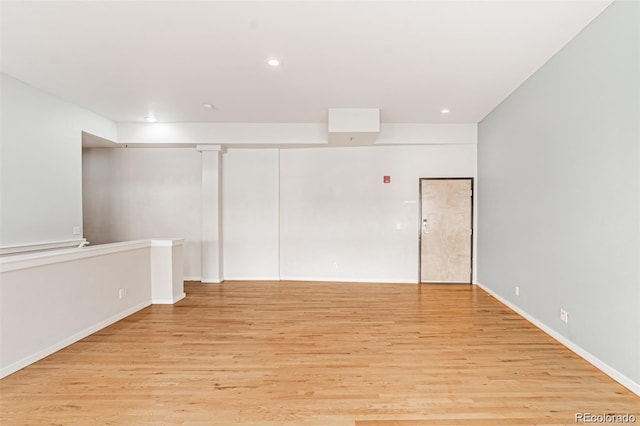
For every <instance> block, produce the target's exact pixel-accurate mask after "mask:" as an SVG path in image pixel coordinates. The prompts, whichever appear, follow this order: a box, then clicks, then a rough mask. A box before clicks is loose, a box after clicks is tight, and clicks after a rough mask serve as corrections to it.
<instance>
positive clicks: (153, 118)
mask: <svg viewBox="0 0 640 426" xmlns="http://www.w3.org/2000/svg"><path fill="white" fill-rule="evenodd" d="M144 121H146V122H147V123H155V122H156V121H157V120H156V118H155V117H154V116H153V115H147V116H146V117H145V118H144Z"/></svg>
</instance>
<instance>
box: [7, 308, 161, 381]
mask: <svg viewBox="0 0 640 426" xmlns="http://www.w3.org/2000/svg"><path fill="white" fill-rule="evenodd" d="M150 304H151V303H150V302H149V301H144V302H141V303H139V304H137V305H135V306H133V307H131V308H129V309H126V310H124V311H122V312H120V313H117V314H115V315H113V316H111V317H109V318H107V319H105V320H103V321H100V322H99V323H97V324H94V325H92V326H90V327H87V328H85V329H84V330H81V331H79V332H77V333H75V334H72V335H71V336H69V337H67V338H65V339H62V340H61V341H59V342H57V343H55V344H53V345H51V346H49V347H48V348H45V349H42V350H41V351H38V352H36V353H34V354H32V355H29V356H27V357H25V358H22V359H21V360H19V361H16V362H14V363H13V364H10V365H7V366H6V367H3V368H2V369H1V370H0V379H2V378H3V377H6V376H8V375H9V374H12V373H15V372H16V371H18V370H20V369H22V368H24V367H26V366H28V365H31V364H33V363H34V362H36V361H39V360H41V359H42V358H45V357H47V356H49V355H51V354H52V353H54V352H57V351H59V350H60V349H62V348H65V347H67V346H69V345H71V344H72V343H75V342H77V341H78V340H81V339H84V338H85V337H87V336H89V335H91V334H93V333H95V332H96V331H99V330H102V329H103V328H105V327H107V326H109V325H111V324H113V323H115V322H117V321H120V320H121V319H123V318H125V317H128V316H129V315H131V314H133V313H135V312H138V311H139V310H141V309H144V308H146V307H147V306H149V305H150Z"/></svg>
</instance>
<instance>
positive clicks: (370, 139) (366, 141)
mask: <svg viewBox="0 0 640 426" xmlns="http://www.w3.org/2000/svg"><path fill="white" fill-rule="evenodd" d="M379 133H380V109H379V108H329V145H332V146H362V145H372V144H373V143H374V142H375V140H376V139H377V137H378V134H379Z"/></svg>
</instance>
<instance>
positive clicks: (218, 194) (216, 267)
mask: <svg viewBox="0 0 640 426" xmlns="http://www.w3.org/2000/svg"><path fill="white" fill-rule="evenodd" d="M197 149H198V151H200V152H202V282H203V283H219V282H221V281H222V276H223V275H222V215H221V208H220V207H221V199H222V190H221V189H222V188H221V184H222V174H221V159H220V151H221V147H220V145H198V146H197Z"/></svg>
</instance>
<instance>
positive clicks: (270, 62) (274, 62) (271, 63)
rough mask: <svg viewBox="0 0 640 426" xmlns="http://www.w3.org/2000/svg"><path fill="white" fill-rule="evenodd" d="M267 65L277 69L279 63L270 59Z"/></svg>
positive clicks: (274, 59) (275, 59) (276, 59)
mask: <svg viewBox="0 0 640 426" xmlns="http://www.w3.org/2000/svg"><path fill="white" fill-rule="evenodd" d="M267 64H269V65H271V66H272V67H277V66H279V65H280V61H279V60H278V58H271V59H269V60H268V61H267Z"/></svg>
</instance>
